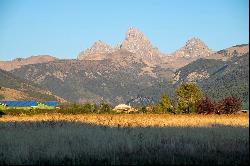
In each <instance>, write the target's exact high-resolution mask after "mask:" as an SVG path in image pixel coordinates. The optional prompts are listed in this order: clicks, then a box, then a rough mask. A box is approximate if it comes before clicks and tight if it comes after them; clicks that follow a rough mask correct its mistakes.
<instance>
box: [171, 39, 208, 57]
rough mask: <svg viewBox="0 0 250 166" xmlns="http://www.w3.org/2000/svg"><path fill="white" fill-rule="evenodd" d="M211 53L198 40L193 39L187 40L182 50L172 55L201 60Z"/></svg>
mask: <svg viewBox="0 0 250 166" xmlns="http://www.w3.org/2000/svg"><path fill="white" fill-rule="evenodd" d="M212 53H213V51H212V50H211V49H209V48H208V46H207V45H206V44H205V43H204V42H203V41H202V40H201V39H199V38H196V37H193V38H191V39H190V40H188V41H187V42H186V44H185V46H183V47H182V48H180V49H178V50H177V51H175V52H174V53H173V56H176V57H185V58H197V57H199V58H201V57H207V56H210V55H211V54H212Z"/></svg>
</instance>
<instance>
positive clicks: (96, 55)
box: [78, 40, 115, 60]
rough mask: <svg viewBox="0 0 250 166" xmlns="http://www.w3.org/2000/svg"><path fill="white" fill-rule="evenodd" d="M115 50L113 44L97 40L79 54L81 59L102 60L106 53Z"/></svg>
mask: <svg viewBox="0 0 250 166" xmlns="http://www.w3.org/2000/svg"><path fill="white" fill-rule="evenodd" d="M113 51H115V50H114V49H113V48H112V47H111V46H109V45H108V44H106V43H104V42H103V41H101V40H98V41H96V42H95V43H94V44H93V45H92V46H91V47H90V48H88V49H86V50H85V51H82V52H81V53H80V54H79V55H78V59H79V60H102V59H105V55H106V54H108V53H112V52H113Z"/></svg>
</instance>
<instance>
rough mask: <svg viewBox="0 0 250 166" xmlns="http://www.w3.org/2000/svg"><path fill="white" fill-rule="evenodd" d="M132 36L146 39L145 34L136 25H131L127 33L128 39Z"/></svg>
mask: <svg viewBox="0 0 250 166" xmlns="http://www.w3.org/2000/svg"><path fill="white" fill-rule="evenodd" d="M130 38H144V39H146V37H145V36H144V34H143V33H142V32H141V31H140V30H139V29H137V28H135V27H130V28H129V29H128V31H127V33H126V39H130Z"/></svg>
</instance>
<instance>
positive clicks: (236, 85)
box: [0, 28, 249, 104]
mask: <svg viewBox="0 0 250 166" xmlns="http://www.w3.org/2000/svg"><path fill="white" fill-rule="evenodd" d="M248 52H249V45H248V44H244V45H238V46H233V47H229V48H227V49H224V50H220V51H213V50H211V49H210V48H209V47H208V46H207V45H206V44H205V43H204V42H203V41H202V40H201V39H198V38H195V37H194V38H192V39H190V40H188V41H187V42H186V44H185V45H184V46H183V47H181V48H180V49H178V50H176V51H175V52H173V53H170V54H167V55H166V54H164V53H162V52H161V51H160V50H158V49H157V48H156V47H154V46H153V45H152V44H151V42H150V40H149V39H147V37H146V36H145V35H144V34H143V33H142V32H140V31H139V30H138V29H136V28H129V30H128V32H127V33H126V35H125V39H124V40H123V41H121V43H119V44H117V45H116V46H110V45H108V44H106V43H104V42H103V41H100V40H99V41H96V42H95V43H94V44H93V45H92V46H91V47H90V48H88V49H86V50H84V51H82V52H80V53H79V55H78V56H77V59H74V60H60V59H57V58H55V57H52V56H48V55H46V56H37V57H36V56H33V57H31V58H27V59H16V60H13V61H2V62H1V61H0V68H1V69H3V70H6V71H9V72H10V73H12V74H14V75H15V76H17V77H20V78H22V79H26V80H29V81H32V82H34V83H35V84H39V85H40V86H41V87H44V88H47V89H48V90H50V91H51V92H53V94H55V95H57V96H60V97H62V98H64V99H66V100H67V101H71V102H102V101H105V102H109V103H113V104H114V103H121V102H127V101H129V100H133V101H139V103H143V101H144V99H145V101H147V103H150V101H149V99H150V100H151V102H152V103H154V102H156V101H157V100H158V99H159V97H160V95H161V94H162V93H164V92H165V93H168V95H170V97H172V98H173V97H174V89H175V87H176V86H178V85H179V84H180V83H182V82H196V83H197V84H198V85H199V86H200V87H201V88H202V89H203V90H204V91H205V92H206V93H207V94H209V95H210V96H212V97H214V98H215V99H220V98H222V97H224V96H223V95H236V96H238V97H240V98H241V99H242V100H244V101H247V100H248V98H249V97H248V96H249V94H248V90H249V85H248V82H249V76H248V74H249V69H248V68H249V62H248V59H249V53H248ZM216 82H219V83H218V84H216ZM0 86H3V85H0ZM211 87H212V88H211ZM211 89H214V91H213V92H211ZM225 89H226V90H227V91H226V93H224V94H223V91H225ZM228 89H229V90H228ZM136 99H138V100H136Z"/></svg>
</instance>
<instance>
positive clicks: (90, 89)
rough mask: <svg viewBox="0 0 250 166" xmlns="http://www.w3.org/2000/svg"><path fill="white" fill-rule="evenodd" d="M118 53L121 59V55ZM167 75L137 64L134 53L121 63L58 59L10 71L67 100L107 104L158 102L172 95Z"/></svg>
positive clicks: (155, 68) (109, 60) (154, 68)
mask: <svg viewBox="0 0 250 166" xmlns="http://www.w3.org/2000/svg"><path fill="white" fill-rule="evenodd" d="M117 54H118V55H119V56H121V57H122V56H123V54H124V52H117ZM126 55H127V54H126ZM167 72H171V71H168V70H166V69H163V68H159V67H150V66H148V65H146V64H145V63H143V62H139V61H137V60H136V58H135V57H134V56H133V54H129V56H126V58H123V61H115V60H114V59H112V60H111V59H105V60H81V61H79V60H58V61H53V62H48V63H41V64H32V65H26V66H23V67H21V68H20V69H15V70H13V71H12V73H13V74H15V75H18V76H20V77H23V78H25V79H27V80H30V81H33V82H35V83H37V84H39V85H42V86H44V87H47V88H48V89H49V90H51V91H52V92H54V93H55V94H56V95H58V96H62V97H63V98H65V99H67V100H69V101H74V102H87V101H88V102H101V101H103V100H104V101H106V102H109V103H120V102H127V101H128V100H131V99H132V98H135V97H137V96H138V95H141V96H151V97H152V98H154V100H155V101H157V100H158V98H159V97H160V94H161V93H163V92H164V91H167V92H169V94H172V90H173V88H172V85H171V83H169V79H168V78H167V77H165V76H164V74H163V73H167Z"/></svg>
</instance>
